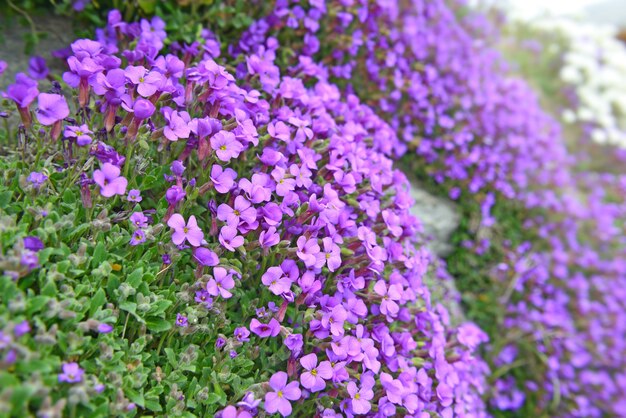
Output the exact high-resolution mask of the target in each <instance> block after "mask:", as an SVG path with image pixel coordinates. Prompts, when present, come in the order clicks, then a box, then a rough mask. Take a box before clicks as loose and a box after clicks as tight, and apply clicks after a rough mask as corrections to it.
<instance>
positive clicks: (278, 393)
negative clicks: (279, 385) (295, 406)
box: [276, 390, 283, 398]
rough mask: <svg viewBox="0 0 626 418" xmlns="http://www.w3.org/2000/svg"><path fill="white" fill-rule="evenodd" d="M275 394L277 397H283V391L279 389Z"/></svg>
mask: <svg viewBox="0 0 626 418" xmlns="http://www.w3.org/2000/svg"><path fill="white" fill-rule="evenodd" d="M276 395H278V397H279V398H282V397H283V391H282V390H279V391H278V392H276Z"/></svg>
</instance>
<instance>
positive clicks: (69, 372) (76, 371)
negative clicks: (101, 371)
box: [59, 362, 85, 383]
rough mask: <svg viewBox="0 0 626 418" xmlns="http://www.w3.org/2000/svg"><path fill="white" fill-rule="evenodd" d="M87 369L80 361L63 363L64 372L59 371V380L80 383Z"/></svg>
mask: <svg viewBox="0 0 626 418" xmlns="http://www.w3.org/2000/svg"><path fill="white" fill-rule="evenodd" d="M84 374H85V371H84V370H83V369H81V368H80V366H79V365H78V363H74V362H72V363H63V366H62V373H59V382H66V383H78V382H82V380H83V375H84Z"/></svg>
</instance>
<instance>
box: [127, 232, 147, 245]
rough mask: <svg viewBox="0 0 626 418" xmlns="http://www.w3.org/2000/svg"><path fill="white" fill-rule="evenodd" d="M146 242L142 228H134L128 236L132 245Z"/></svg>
mask: <svg viewBox="0 0 626 418" xmlns="http://www.w3.org/2000/svg"><path fill="white" fill-rule="evenodd" d="M144 242H146V233H145V232H144V231H143V229H136V230H135V231H134V232H133V234H132V235H131V237H130V242H129V243H130V245H132V246H133V247H134V246H136V245H139V244H143V243H144Z"/></svg>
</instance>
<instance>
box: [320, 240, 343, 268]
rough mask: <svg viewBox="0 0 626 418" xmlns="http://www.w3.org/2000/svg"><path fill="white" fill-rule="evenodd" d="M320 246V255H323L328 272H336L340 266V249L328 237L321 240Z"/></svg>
mask: <svg viewBox="0 0 626 418" xmlns="http://www.w3.org/2000/svg"><path fill="white" fill-rule="evenodd" d="M322 244H323V246H324V250H323V251H322V254H324V259H325V261H326V265H327V266H328V270H330V271H336V270H337V269H338V268H339V267H340V266H341V249H340V248H339V246H338V245H337V244H335V243H334V242H333V239H332V238H330V237H326V238H323V239H322Z"/></svg>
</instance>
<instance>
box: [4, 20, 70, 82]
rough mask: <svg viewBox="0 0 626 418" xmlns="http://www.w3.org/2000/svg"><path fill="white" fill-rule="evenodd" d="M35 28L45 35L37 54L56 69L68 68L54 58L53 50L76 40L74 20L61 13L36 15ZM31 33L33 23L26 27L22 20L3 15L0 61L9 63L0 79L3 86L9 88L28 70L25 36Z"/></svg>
mask: <svg viewBox="0 0 626 418" xmlns="http://www.w3.org/2000/svg"><path fill="white" fill-rule="evenodd" d="M32 19H33V23H34V26H35V30H36V31H37V32H38V33H39V34H40V35H43V36H42V37H41V38H40V39H39V42H38V43H37V45H36V46H35V51H34V54H33V55H39V56H42V57H43V58H45V59H46V61H47V63H48V66H49V67H50V68H51V69H53V68H57V69H62V70H64V69H65V67H64V64H63V63H62V62H61V61H60V60H58V59H56V58H52V56H51V52H52V51H55V50H58V49H61V48H66V47H68V46H69V45H70V43H71V42H72V41H73V40H74V37H75V36H74V30H73V29H72V24H71V20H70V19H67V18H63V17H60V16H54V15H50V16H33V17H32ZM30 32H31V28H30V26H23V25H21V24H20V23H19V22H18V19H8V18H0V40H1V41H2V46H1V47H0V60H4V61H6V62H7V64H8V65H9V66H8V68H7V71H6V72H5V73H4V75H3V76H2V77H1V78H0V88H5V87H6V86H7V85H8V84H11V83H12V82H13V81H14V80H15V74H16V73H18V72H25V73H27V72H28V60H29V59H30V56H28V55H26V54H25V53H24V48H25V46H26V42H25V40H24V39H25V38H24V37H25V36H27V35H28V34H29V33H30Z"/></svg>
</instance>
